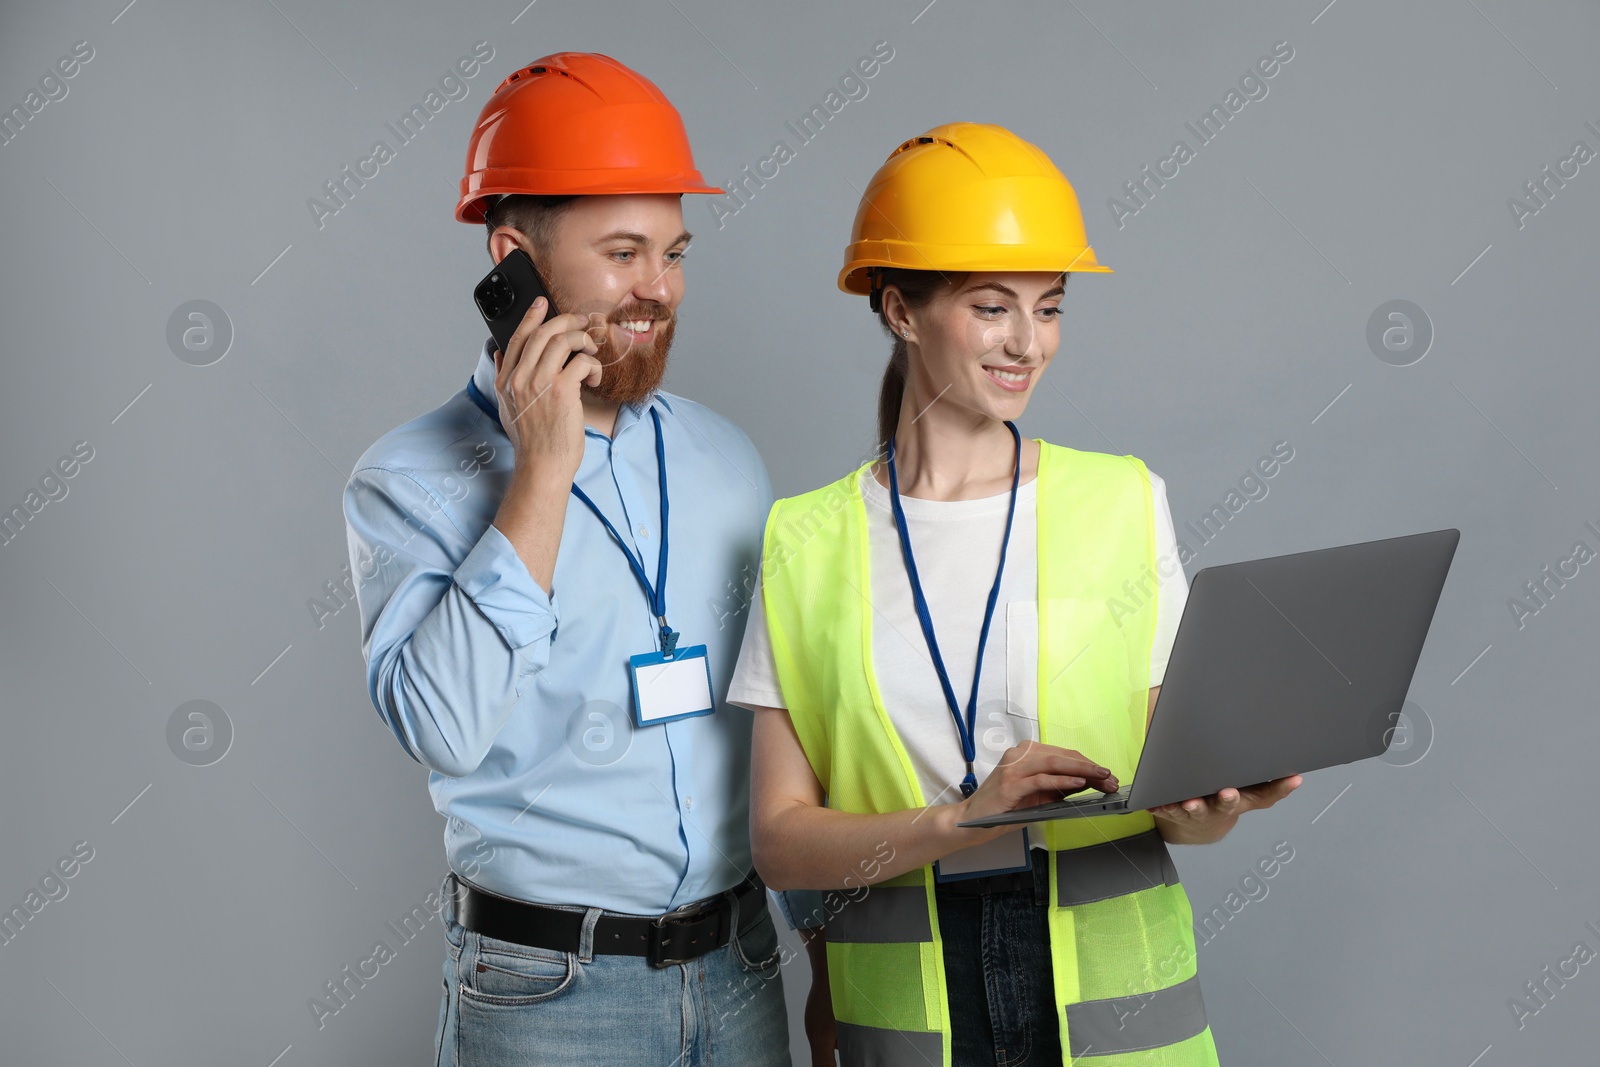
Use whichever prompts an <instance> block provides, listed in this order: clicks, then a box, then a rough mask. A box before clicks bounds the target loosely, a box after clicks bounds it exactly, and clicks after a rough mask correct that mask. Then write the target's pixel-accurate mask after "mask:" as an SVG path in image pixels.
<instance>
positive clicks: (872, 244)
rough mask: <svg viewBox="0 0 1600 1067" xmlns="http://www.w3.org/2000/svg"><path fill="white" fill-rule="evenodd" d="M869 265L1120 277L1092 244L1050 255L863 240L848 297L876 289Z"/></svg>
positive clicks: (853, 256)
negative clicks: (1102, 261)
mask: <svg viewBox="0 0 1600 1067" xmlns="http://www.w3.org/2000/svg"><path fill="white" fill-rule="evenodd" d="M869 267H897V268H899V269H901V270H929V271H943V272H947V273H951V274H958V273H959V274H966V273H972V272H977V271H996V272H998V271H1053V272H1057V273H1063V274H1114V273H1116V272H1115V271H1113V270H1112V269H1111V268H1110V267H1107V266H1105V265H1104V264H1102V263H1100V262H1099V261H1098V260H1096V259H1095V255H1094V247H1093V246H1092V245H1090V246H1085V247H1083V248H1080V249H1058V250H1053V251H1050V252H1043V251H1041V250H1039V249H1037V248H1021V247H1019V248H1017V249H1016V250H1015V251H1014V252H1008V251H1007V250H1005V249H1002V248H996V247H995V246H993V245H978V246H971V247H962V246H959V245H945V246H941V247H937V248H927V247H922V246H917V245H914V244H912V243H911V242H909V241H863V242H860V243H859V244H855V245H851V246H850V248H849V250H848V251H846V253H845V265H844V269H842V270H841V271H840V272H839V288H840V289H841V290H843V291H844V292H846V293H854V294H855V295H857V296H866V295H867V293H868V292H869V291H870V290H871V286H870V285H869V284H868V281H867V269H868V268H869Z"/></svg>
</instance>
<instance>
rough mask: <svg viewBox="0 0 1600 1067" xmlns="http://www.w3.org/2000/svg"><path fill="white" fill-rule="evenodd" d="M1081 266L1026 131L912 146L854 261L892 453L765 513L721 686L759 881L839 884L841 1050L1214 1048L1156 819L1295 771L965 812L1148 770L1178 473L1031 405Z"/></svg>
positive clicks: (870, 192)
mask: <svg viewBox="0 0 1600 1067" xmlns="http://www.w3.org/2000/svg"><path fill="white" fill-rule="evenodd" d="M1075 271H1089V272H1097V273H1105V272H1108V269H1107V268H1106V267H1103V266H1101V265H1099V264H1098V263H1097V262H1096V260H1095V256H1094V253H1093V250H1092V249H1090V248H1089V247H1088V245H1087V242H1086V238H1085V236H1084V231H1083V221H1082V218H1081V215H1080V213H1079V210H1078V204H1077V198H1076V196H1075V195H1074V193H1073V191H1072V187H1071V186H1070V185H1069V184H1068V183H1067V180H1066V179H1065V177H1063V176H1062V174H1061V172H1060V171H1059V170H1057V169H1056V167H1055V166H1054V165H1053V164H1052V163H1051V162H1050V160H1049V159H1048V158H1047V157H1046V156H1045V155H1044V154H1043V153H1042V152H1041V151H1040V150H1039V149H1038V148H1036V147H1035V146H1033V145H1031V144H1029V143H1027V142H1026V141H1023V140H1021V139H1020V138H1018V137H1016V136H1015V135H1014V134H1012V133H1010V132H1009V131H1007V130H1004V129H1001V128H999V127H996V126H986V125H978V124H972V123H955V124H951V125H947V126H940V127H938V128H936V129H933V130H929V131H928V132H927V133H926V134H924V135H923V136H921V137H916V138H913V139H911V140H909V141H907V142H905V143H904V144H902V145H901V146H900V147H899V148H897V149H896V150H895V152H894V153H893V154H891V155H890V157H889V159H888V161H887V162H885V164H884V165H883V167H882V168H880V170H879V171H878V173H877V175H876V176H875V177H874V178H873V180H872V182H871V184H870V185H869V186H868V188H867V190H866V193H865V194H864V196H863V198H862V202H861V205H860V208H859V210H858V212H857V215H856V220H855V226H854V234H853V237H852V243H851V245H850V247H849V250H848V251H847V253H846V262H845V266H844V270H843V271H842V272H841V274H840V278H839V285H840V288H842V289H843V290H845V291H846V292H850V293H856V294H861V295H867V296H869V298H870V301H871V306H872V308H873V310H874V311H876V312H877V314H878V316H879V318H880V320H881V321H882V323H883V325H884V326H885V327H886V328H887V329H888V330H889V331H890V334H891V335H892V336H893V337H894V351H893V355H892V356H891V358H890V361H889V367H888V370H887V371H886V373H885V375H884V380H883V388H882V394H881V398H880V402H879V407H878V414H879V440H880V444H881V446H882V460H881V461H874V462H872V463H869V464H866V465H864V466H863V467H861V468H860V469H858V470H856V471H853V472H851V473H850V474H849V475H847V476H846V477H845V478H843V479H841V480H840V481H838V482H835V483H833V484H832V485H829V486H825V487H823V488H821V489H818V490H815V491H813V492H811V493H807V494H804V495H802V496H798V497H793V498H790V499H786V500H780V501H778V502H777V504H775V505H774V507H773V510H772V512H771V514H770V516H769V518H768V522H767V531H766V541H765V546H764V553H763V563H762V574H761V588H760V592H759V595H758V596H757V597H756V599H755V601H754V604H753V606H752V611H751V617H750V623H749V628H748V630H747V633H746V638H745V645H744V648H743V650H742V651H741V655H740V661H739V664H738V666H737V668H736V670H735V677H734V681H733V685H732V687H731V689H730V692H729V699H730V700H733V701H736V702H738V703H741V704H744V705H746V706H749V707H752V708H754V709H755V711H756V722H755V729H754V752H753V769H752V780H753V787H752V798H751V832H752V846H753V849H754V853H755V860H756V865H757V867H758V869H759V870H760V872H761V875H762V877H763V878H764V879H765V880H766V882H767V884H768V885H769V886H772V887H774V888H779V889H784V888H818V889H832V890H840V891H841V892H835V893H829V894H827V896H826V897H825V898H824V901H825V903H824V914H823V915H822V916H820V918H821V919H823V920H824V921H825V924H826V934H825V936H826V960H827V964H826V967H825V968H818V969H819V971H822V972H823V973H825V975H826V982H827V987H828V989H829V990H830V991H831V1002H832V1005H831V1006H832V1014H833V1016H834V1018H835V1020H836V1028H837V1040H838V1048H839V1051H840V1052H841V1054H842V1060H843V1062H844V1063H845V1064H846V1065H851V1064H860V1065H866V1064H874V1065H877V1064H884V1065H898V1064H916V1065H919V1067H921V1065H924V1064H944V1065H948V1067H966V1065H968V1064H1006V1065H1009V1067H1017V1065H1021V1064H1029V1065H1037V1064H1050V1065H1055V1064H1065V1063H1080V1064H1082V1063H1091V1064H1095V1065H1097V1067H1124V1065H1133V1064H1139V1065H1156V1064H1160V1065H1166V1067H1179V1065H1182V1067H1190V1065H1203V1064H1215V1063H1216V1062H1217V1058H1216V1051H1215V1047H1214V1045H1213V1043H1212V1039H1211V1032H1210V1029H1209V1027H1208V1025H1207V1023H1206V1016H1205V1007H1204V1004H1203V1002H1202V1000H1201V997H1200V991H1199V986H1198V976H1197V974H1196V959H1195V948H1194V938H1193V932H1192V929H1191V916H1190V908H1189V903H1188V899H1187V897H1186V896H1185V894H1184V891H1183V887H1182V886H1181V885H1180V884H1179V882H1178V878H1177V874H1176V871H1175V869H1174V867H1173V865H1172V861H1171V858H1170V856H1169V855H1168V852H1167V848H1166V844H1167V843H1168V842H1175V843H1177V842H1181V843H1200V842H1206V841H1214V840H1216V839H1217V838H1219V837H1221V836H1222V835H1223V834H1224V833H1226V832H1227V831H1228V829H1229V828H1231V826H1232V825H1233V823H1234V821H1235V820H1236V819H1237V818H1238V816H1239V815H1240V814H1241V813H1243V812H1244V811H1247V810H1250V809H1252V808H1264V807H1269V806H1271V805H1272V804H1273V803H1275V802H1276V801H1277V800H1279V799H1281V798H1282V797H1283V796H1286V795H1287V794H1288V793H1289V792H1290V791H1291V790H1292V789H1294V788H1295V787H1296V786H1298V785H1299V784H1300V779H1299V776H1293V777H1290V778H1285V779H1280V780H1279V781H1277V782H1274V783H1270V784H1268V785H1267V786H1262V787H1257V788H1254V789H1225V790H1222V791H1221V792H1220V793H1218V794H1217V795H1216V796H1214V797H1210V798H1195V799H1192V800H1188V801H1184V802H1182V803H1181V804H1174V805H1168V806H1166V807H1165V808H1162V809H1156V810H1152V811H1141V812H1136V813H1132V814H1123V815H1106V816H1096V817H1092V818H1082V819H1067V820H1056V821H1052V822H1045V823H1035V824H1032V825H1031V826H1030V827H1029V828H1028V829H1027V830H1026V831H1023V830H1021V829H1018V828H1017V827H1015V826H1011V827H1001V828H996V829H985V830H980V829H964V828H962V827H960V826H958V825H957V824H958V823H960V822H962V821H965V820H969V819H974V818H978V817H980V816H984V815H992V814H997V813H1000V812H1005V811H1009V810H1012V809H1015V808H1019V807H1024V806H1027V805H1031V804H1036V803H1042V802H1044V801H1046V800H1052V799H1056V798H1059V797H1060V796H1062V795H1064V794H1067V793H1072V792H1076V791H1078V790H1081V789H1085V788H1089V787H1092V788H1095V789H1099V790H1103V791H1107V792H1110V791H1114V790H1116V789H1117V788H1118V785H1119V783H1120V782H1123V781H1127V780H1128V779H1129V778H1131V776H1132V772H1133V769H1134V766H1135V764H1136V763H1137V761H1138V756H1139V751H1140V747H1141V746H1142V744H1143V739H1144V731H1145V728H1146V726H1147V725H1148V722H1149V718H1148V716H1149V714H1150V712H1151V711H1152V710H1153V708H1154V706H1155V698H1156V694H1157V691H1158V689H1159V680H1160V677H1161V675H1162V672H1163V671H1164V670H1165V660H1166V656H1167V653H1168V651H1169V649H1170V646H1171V642H1172V634H1173V632H1174V631H1175V628H1176V624H1177V618H1178V615H1179V614H1180V612H1181V607H1182V596H1183V593H1184V584H1183V578H1182V571H1181V569H1179V568H1178V567H1177V562H1176V551H1175V547H1174V542H1175V538H1174V535H1173V531H1172V520H1171V516H1170V514H1169V512H1168V509H1167V504H1166V496H1165V489H1164V486H1163V483H1162V482H1161V480H1160V479H1159V478H1157V477H1156V476H1155V475H1153V474H1151V473H1149V471H1148V470H1147V469H1146V468H1145V466H1144V464H1143V463H1142V462H1141V461H1140V460H1138V459H1137V458H1135V457H1132V456H1111V455H1105V454H1101V453H1095V452H1082V451H1077V450H1074V449H1070V448H1065V447H1061V446H1056V445H1052V444H1049V443H1046V442H1044V441H1042V440H1039V439H1036V438H1035V439H1027V440H1024V439H1023V438H1022V436H1021V434H1020V433H1019V432H1018V431H1017V429H1016V427H1015V426H1014V425H1013V420H1015V419H1016V418H1018V417H1020V416H1021V415H1022V412H1023V410H1024V408H1025V407H1026V406H1027V402H1028V399H1029V397H1030V396H1031V395H1032V393H1033V391H1034V389H1035V388H1036V387H1037V385H1038V381H1039V378H1040V376H1041V374H1042V373H1043V372H1044V370H1045V368H1046V367H1047V366H1048V364H1049V362H1050V360H1051V359H1052V357H1053V356H1054V354H1055V352H1056V349H1057V347H1058V345H1059V342H1060V325H1059V318H1060V315H1061V300H1062V296H1063V293H1064V288H1065V283H1066V277H1067V275H1068V274H1070V273H1071V272H1075ZM1166 575H1170V577H1167V578H1165V579H1163V576H1166ZM1024 834H1026V836H1024ZM818 943H819V944H820V941H819V942H818ZM818 981H819V984H820V982H821V981H822V979H821V977H820V976H819V979H818ZM824 1029H825V1027H824ZM825 1062H830V1063H831V1062H832V1057H831V1054H829V1055H828V1057H827V1059H826V1060H825Z"/></svg>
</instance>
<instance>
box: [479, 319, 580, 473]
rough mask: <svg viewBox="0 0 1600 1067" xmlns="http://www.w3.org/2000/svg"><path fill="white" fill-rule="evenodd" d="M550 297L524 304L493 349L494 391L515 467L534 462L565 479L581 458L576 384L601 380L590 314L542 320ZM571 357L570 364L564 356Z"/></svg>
mask: <svg viewBox="0 0 1600 1067" xmlns="http://www.w3.org/2000/svg"><path fill="white" fill-rule="evenodd" d="M548 303H549V301H548V300H547V299H546V298H545V297H542V296H541V297H538V298H537V299H535V300H534V302H533V305H532V306H531V307H529V308H528V312H527V314H526V315H524V316H523V317H522V322H521V323H519V324H518V326H517V329H516V332H514V333H513V334H512V335H511V337H510V339H509V340H508V341H507V342H506V349H507V351H505V352H501V351H500V350H499V349H496V350H495V376H494V391H495V395H496V398H497V399H498V400H499V404H500V423H501V425H502V426H503V427H504V428H505V432H506V436H507V437H509V438H510V439H511V448H512V454H513V455H514V456H515V465H516V467H518V468H521V467H523V466H524V465H525V464H537V465H539V466H542V467H545V469H546V470H547V471H548V472H549V473H552V474H554V475H557V476H558V480H559V476H561V475H566V476H567V477H566V480H567V483H568V484H571V481H572V478H573V477H575V476H576V475H577V473H578V465H579V463H580V462H582V460H583V400H582V396H581V393H580V388H581V387H582V386H583V385H584V384H585V383H588V384H589V385H590V386H591V387H593V386H596V385H599V384H600V376H601V374H602V370H601V367H600V363H599V361H598V360H596V359H595V358H594V355H595V353H596V352H598V351H599V350H600V349H599V346H598V345H597V344H596V343H595V340H594V337H593V336H591V334H590V333H589V332H587V330H588V329H589V328H593V327H594V321H593V320H594V316H592V315H577V314H569V315H557V316H556V317H555V318H553V319H551V320H550V321H549V322H545V321H544V314H545V308H546V306H547V305H548ZM569 356H572V357H575V358H573V359H572V362H571V364H570V365H568V363H567V357H569Z"/></svg>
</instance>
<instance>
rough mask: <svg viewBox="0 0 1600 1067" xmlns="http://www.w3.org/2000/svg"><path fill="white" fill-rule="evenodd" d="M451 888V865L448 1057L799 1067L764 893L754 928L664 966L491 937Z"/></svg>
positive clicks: (444, 1016)
mask: <svg viewBox="0 0 1600 1067" xmlns="http://www.w3.org/2000/svg"><path fill="white" fill-rule="evenodd" d="M450 888H451V887H450V886H449V884H448V876H446V884H445V885H444V886H443V888H442V889H441V896H443V897H444V900H445V906H444V910H443V911H442V912H441V913H440V921H441V922H442V923H443V925H444V928H445V943H446V953H445V961H444V990H443V999H442V1001H441V1003H440V1006H439V1025H438V1028H437V1030H436V1031H435V1040H434V1046H435V1062H436V1064H437V1065H438V1067H512V1065H518V1067H520V1065H523V1064H530V1065H532V1064H550V1065H559V1067H573V1065H580V1064H597V1065H605V1067H618V1065H626V1067H743V1065H746V1064H748V1065H751V1067H789V1026H788V1016H787V1014H786V1012H785V1009H784V1000H783V981H782V977H781V976H780V974H779V967H780V963H781V961H780V959H779V946H778V933H777V930H776V929H775V928H774V927H773V924H772V918H771V915H770V914H769V912H768V910H767V907H766V900H765V894H761V895H759V896H757V897H756V901H755V902H756V903H757V904H758V905H759V907H760V915H759V916H757V917H756V918H755V919H754V920H752V919H751V917H750V916H749V915H748V914H745V915H743V916H740V917H738V921H737V926H743V927H744V929H743V931H742V932H741V933H740V934H739V935H738V936H737V937H735V938H731V939H730V940H729V942H728V944H726V945H724V946H723V947H722V948H719V949H714V950H712V951H711V952H707V953H706V954H705V955H703V956H700V957H698V958H697V959H694V960H691V961H690V962H688V963H682V964H672V965H670V966H667V967H663V968H660V969H657V968H654V967H651V966H650V965H649V964H648V963H646V962H645V960H644V957H642V956H620V955H601V954H593V955H585V954H584V952H582V951H579V952H557V951H554V950H551V949H542V948H530V947H528V946H526V945H518V944H514V943H512V942H508V941H500V940H497V939H495V938H492V937H485V936H484V935H482V934H479V933H475V932H473V931H471V930H468V929H466V928H465V927H463V926H462V925H461V924H460V923H459V922H457V921H456V915H455V907H454V904H453V898H452V895H451V894H450V893H449V889H450ZM575 910H576V909H575ZM592 910H593V911H594V912H595V913H597V914H604V913H601V912H600V910H599V909H592ZM590 928H591V929H592V926H591V927H590ZM736 928H737V927H736ZM579 947H580V950H582V949H584V948H585V946H581V945H580V946H579Z"/></svg>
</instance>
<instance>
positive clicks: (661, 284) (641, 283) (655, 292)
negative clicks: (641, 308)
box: [633, 259, 677, 305]
mask: <svg viewBox="0 0 1600 1067" xmlns="http://www.w3.org/2000/svg"><path fill="white" fill-rule="evenodd" d="M676 266H677V264H676V263H673V262H672V261H670V260H665V259H663V260H661V261H660V262H658V263H656V264H655V265H654V266H651V267H648V268H646V269H645V270H644V271H643V272H642V274H643V276H642V277H641V278H640V279H639V280H638V281H637V282H636V283H635V284H634V286H633V297H634V299H635V300H639V301H648V302H654V303H657V304H667V305H671V303H672V285H673V278H672V273H673V270H674V269H675V268H676Z"/></svg>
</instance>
